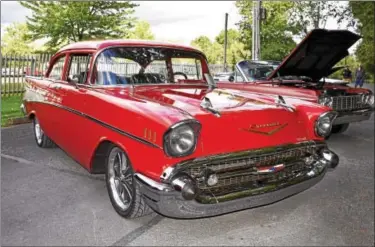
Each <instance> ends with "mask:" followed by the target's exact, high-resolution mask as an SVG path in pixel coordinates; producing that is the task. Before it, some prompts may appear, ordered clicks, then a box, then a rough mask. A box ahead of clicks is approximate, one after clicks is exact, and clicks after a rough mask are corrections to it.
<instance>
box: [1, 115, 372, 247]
mask: <svg viewBox="0 0 375 247" xmlns="http://www.w3.org/2000/svg"><path fill="white" fill-rule="evenodd" d="M328 143H329V145H330V147H331V149H333V150H334V151H335V152H337V153H338V154H339V156H340V164H339V166H338V168H337V169H336V170H335V171H334V172H332V173H328V174H327V175H326V177H325V178H324V179H323V180H322V181H321V182H320V183H318V184H317V185H315V186H314V187H312V188H310V189H309V190H307V191H304V192H302V193H300V194H297V195H295V196H293V197H290V198H288V199H285V200H283V201H280V202H277V203H274V204H271V205H268V206H265V207H259V208H255V209H249V210H245V211H241V212H236V213H231V214H227V215H223V216H219V217H213V218H206V219H199V220H175V219H169V218H165V217H162V216H160V215H157V214H152V215H149V216H146V217H143V218H138V219H134V220H125V219H123V218H121V217H119V216H118V215H117V214H116V212H115V211H114V210H113V209H112V206H111V204H110V201H109V198H108V195H107V191H106V188H105V182H104V179H103V176H97V175H96V176H94V175H89V174H88V173H87V172H86V170H84V169H83V168H81V166H79V165H78V164H77V163H75V162H74V161H73V160H72V159H70V158H69V157H68V156H67V155H66V154H65V153H64V152H63V151H62V150H60V149H58V148H57V149H41V148H38V147H37V146H36V144H35V141H34V137H33V135H32V126H31V124H24V125H19V126H14V127H10V128H4V129H2V133H1V244H2V245H15V246H21V245H59V246H63V245H76V246H77V245H86V246H97V245H107V246H109V245H134V246H140V245H148V246H155V245H165V246H172V245H183V246H188V245H189V246H191V245H205V246H216V245H238V246H241V245H242V246H244V245H257V246H258V245H268V246H271V245H286V246H293V245H304V246H309V245H316V246H322V245H323V246H324V245H336V246H337V245H349V246H360V245H367V246H369V245H373V244H374V119H373V118H372V119H371V120H370V121H366V122H361V123H357V124H353V125H351V127H350V128H349V129H348V131H347V132H345V133H344V134H340V135H334V136H332V137H331V139H330V140H329V141H328Z"/></svg>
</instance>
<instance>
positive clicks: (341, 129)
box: [332, 124, 349, 134]
mask: <svg viewBox="0 0 375 247" xmlns="http://www.w3.org/2000/svg"><path fill="white" fill-rule="evenodd" d="M348 128H349V124H338V125H333V126H332V133H333V134H338V133H343V132H345V131H346V130H347V129H348Z"/></svg>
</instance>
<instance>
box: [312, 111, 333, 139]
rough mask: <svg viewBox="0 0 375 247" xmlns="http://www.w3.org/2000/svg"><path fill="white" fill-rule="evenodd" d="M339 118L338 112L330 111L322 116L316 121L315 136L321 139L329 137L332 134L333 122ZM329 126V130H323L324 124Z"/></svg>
mask: <svg viewBox="0 0 375 247" xmlns="http://www.w3.org/2000/svg"><path fill="white" fill-rule="evenodd" d="M336 117H337V112H334V111H328V112H325V113H323V114H321V115H320V116H319V117H318V118H317V120H316V121H315V134H316V135H317V136H320V137H327V136H329V135H330V134H331V132H332V126H333V122H334V120H335V119H336ZM327 123H328V124H329V125H328V127H327V128H325V129H323V128H322V127H323V126H322V124H327Z"/></svg>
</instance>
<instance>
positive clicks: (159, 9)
mask: <svg viewBox="0 0 375 247" xmlns="http://www.w3.org/2000/svg"><path fill="white" fill-rule="evenodd" d="M136 3H138V4H139V6H138V7H137V8H136V9H135V14H134V15H135V17H137V18H139V19H141V20H146V21H148V22H149V23H150V25H151V29H152V32H153V33H154V34H155V38H156V39H158V40H171V41H172V40H173V41H175V42H178V43H183V44H190V42H191V40H193V39H194V38H196V37H198V36H200V35H207V36H208V37H209V38H211V39H214V38H215V36H216V35H218V34H219V32H220V31H221V30H223V29H224V25H225V13H228V15H229V17H228V28H236V26H235V23H236V22H238V21H239V20H240V16H239V14H238V12H237V8H236V7H235V5H234V3H235V1H217V2H212V1H136ZM213 3H214V4H213ZM30 14H31V12H30V11H29V10H28V9H26V8H24V7H23V6H21V5H20V4H19V3H18V2H16V1H12V2H10V1H9V2H8V1H1V24H2V28H1V32H2V33H3V29H4V27H6V26H7V25H9V24H11V23H12V22H25V21H26V16H28V15H30Z"/></svg>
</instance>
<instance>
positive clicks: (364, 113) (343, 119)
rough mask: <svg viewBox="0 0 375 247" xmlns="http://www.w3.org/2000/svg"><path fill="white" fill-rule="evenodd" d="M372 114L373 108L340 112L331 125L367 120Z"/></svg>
mask: <svg viewBox="0 0 375 247" xmlns="http://www.w3.org/2000/svg"><path fill="white" fill-rule="evenodd" d="M373 112H374V108H370V109H364V110H357V111H352V112H341V113H339V115H338V116H337V118H336V119H335V121H334V122H333V125H339V124H346V123H353V122H360V121H365V120H369V119H370V118H371V114H372V113H373Z"/></svg>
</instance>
